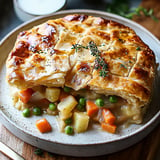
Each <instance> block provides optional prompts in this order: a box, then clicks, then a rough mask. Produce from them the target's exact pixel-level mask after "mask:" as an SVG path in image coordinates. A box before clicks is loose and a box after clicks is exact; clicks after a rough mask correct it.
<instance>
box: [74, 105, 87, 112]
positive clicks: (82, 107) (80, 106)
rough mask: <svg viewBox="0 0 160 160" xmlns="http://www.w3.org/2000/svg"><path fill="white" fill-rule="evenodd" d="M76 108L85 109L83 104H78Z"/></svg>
mask: <svg viewBox="0 0 160 160" xmlns="http://www.w3.org/2000/svg"><path fill="white" fill-rule="evenodd" d="M76 108H77V109H78V110H79V111H85V106H82V105H80V104H78V105H77V106H76Z"/></svg>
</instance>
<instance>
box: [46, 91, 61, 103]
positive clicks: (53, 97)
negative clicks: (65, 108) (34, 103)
mask: <svg viewBox="0 0 160 160" xmlns="http://www.w3.org/2000/svg"><path fill="white" fill-rule="evenodd" d="M59 95H60V89H59V88H46V92H45V97H46V98H47V99H48V100H49V101H51V102H56V101H57V100H58V99H59Z"/></svg>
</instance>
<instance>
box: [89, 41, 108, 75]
mask: <svg viewBox="0 0 160 160" xmlns="http://www.w3.org/2000/svg"><path fill="white" fill-rule="evenodd" d="M88 48H89V49H90V51H91V55H92V56H95V57H96V59H95V66H94V69H96V70H98V69H99V70H100V71H99V75H100V76H101V77H106V76H107V73H108V70H107V69H108V65H107V63H106V62H105V60H104V58H103V57H101V52H100V51H99V50H98V47H97V45H96V44H95V43H94V42H93V41H90V42H89V45H88Z"/></svg>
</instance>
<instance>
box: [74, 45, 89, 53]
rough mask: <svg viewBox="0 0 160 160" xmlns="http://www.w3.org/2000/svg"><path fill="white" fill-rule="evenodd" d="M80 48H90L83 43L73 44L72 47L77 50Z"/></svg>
mask: <svg viewBox="0 0 160 160" xmlns="http://www.w3.org/2000/svg"><path fill="white" fill-rule="evenodd" d="M80 48H84V49H88V46H83V45H81V44H73V45H72V48H71V49H75V50H76V52H77V51H78V50H79V49H80Z"/></svg>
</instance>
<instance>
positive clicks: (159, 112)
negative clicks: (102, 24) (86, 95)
mask: <svg viewBox="0 0 160 160" xmlns="http://www.w3.org/2000/svg"><path fill="white" fill-rule="evenodd" d="M76 13H78V14H79V13H80V14H95V13H96V14H97V15H99V16H102V15H103V16H106V17H111V18H115V19H120V20H122V21H124V22H128V23H130V24H132V25H135V26H137V27H138V28H140V29H142V30H144V32H146V33H147V34H148V35H149V36H151V37H152V38H153V39H154V40H155V41H156V42H157V43H158V44H159V45H160V41H159V40H158V39H157V38H156V37H155V36H154V35H153V34H152V33H151V32H150V31H148V30H147V29H146V28H144V27H142V26H141V25H140V24H138V23H136V22H134V21H132V20H129V19H126V18H123V17H121V16H118V15H115V14H112V13H108V12H103V11H98V10H90V9H71V10H64V11H59V12H56V13H54V14H49V15H47V16H40V17H37V18H34V19H32V20H29V21H27V22H24V23H22V24H21V25H19V26H17V27H16V28H15V29H13V30H12V31H11V32H9V33H8V34H7V35H6V36H5V37H4V38H2V40H1V41H0V46H1V45H3V44H4V43H5V41H6V40H7V39H8V38H9V37H10V36H11V35H12V34H14V32H15V31H17V30H19V29H21V28H22V27H24V26H26V25H28V24H31V23H32V22H35V21H38V20H43V19H45V18H51V17H53V16H55V15H61V14H76ZM0 113H1V114H2V116H4V118H5V119H6V120H7V121H8V122H9V123H11V124H12V125H13V126H14V127H16V128H18V129H20V130H21V131H22V132H24V131H23V128H21V127H20V126H16V124H15V123H14V122H13V121H12V120H11V119H9V117H7V115H6V114H5V113H4V112H3V111H2V110H1V109H0ZM159 117H160V110H159V111H158V112H157V113H156V114H155V115H154V116H153V117H152V118H151V119H150V120H149V121H148V122H147V123H145V124H144V125H143V126H142V127H140V128H139V129H137V130H136V131H134V132H133V133H131V134H129V135H125V136H123V137H121V138H119V139H117V140H111V141H108V142H99V143H91V144H87V145H101V144H106V143H112V142H117V141H120V140H124V139H126V138H130V137H132V136H135V135H136V134H138V133H140V132H141V131H143V130H145V129H146V128H147V127H148V126H149V125H151V124H152V123H153V122H154V121H156V120H157V119H158V118H159ZM158 123H159V122H156V125H157V124H158ZM156 125H155V126H156ZM24 133H25V134H28V135H30V136H32V137H34V138H37V136H34V135H33V134H31V133H30V132H28V131H27V132H24ZM38 138H39V139H41V140H42V141H46V139H44V138H41V137H38ZM47 141H49V142H51V143H58V144H63V145H73V146H84V145H86V144H69V143H61V142H57V141H51V140H47Z"/></svg>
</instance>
